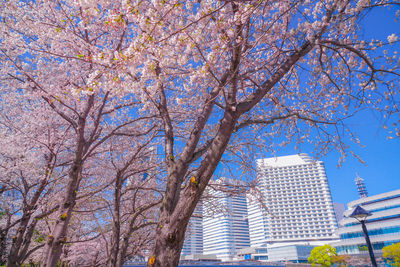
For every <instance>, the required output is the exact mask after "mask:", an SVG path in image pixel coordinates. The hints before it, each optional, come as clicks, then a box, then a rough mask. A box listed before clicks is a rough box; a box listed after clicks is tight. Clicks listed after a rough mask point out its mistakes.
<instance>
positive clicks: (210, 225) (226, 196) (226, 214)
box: [203, 178, 250, 261]
mask: <svg viewBox="0 0 400 267" xmlns="http://www.w3.org/2000/svg"><path fill="white" fill-rule="evenodd" d="M217 184H219V185H220V187H221V188H223V187H225V189H226V190H221V191H220V190H214V189H210V190H209V191H208V194H209V199H208V200H206V201H205V202H204V209H203V251H204V254H205V255H209V254H213V255H216V257H217V258H218V259H221V260H222V261H228V260H232V259H233V258H234V257H235V255H236V254H237V253H238V250H239V249H242V248H245V247H250V238H249V226H248V221H247V204H246V197H245V196H244V195H235V194H233V195H232V194H230V192H229V191H230V189H231V188H230V187H231V186H230V185H231V184H232V181H231V180H229V179H226V178H221V179H219V180H218V181H217ZM216 203H217V204H216Z"/></svg>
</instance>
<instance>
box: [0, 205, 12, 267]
mask: <svg viewBox="0 0 400 267" xmlns="http://www.w3.org/2000/svg"><path fill="white" fill-rule="evenodd" d="M4 216H7V222H6V225H5V227H4V229H1V228H0V265H3V264H5V263H6V254H7V253H6V251H7V235H8V230H9V227H10V224H11V215H10V214H8V211H7V210H6V212H5V215H4Z"/></svg>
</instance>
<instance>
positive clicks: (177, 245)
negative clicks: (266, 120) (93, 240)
mask: <svg viewBox="0 0 400 267" xmlns="http://www.w3.org/2000/svg"><path fill="white" fill-rule="evenodd" d="M236 120H237V118H236V115H235V113H234V112H233V111H232V110H226V111H225V114H224V117H223V119H222V120H221V126H220V128H219V130H218V132H217V134H216V136H215V138H214V139H213V141H212V143H211V146H210V147H209V149H208V150H207V153H206V156H205V158H204V159H203V160H202V162H201V164H200V167H199V169H198V170H197V172H196V174H195V178H196V181H195V183H192V182H190V183H189V184H188V185H187V186H186V187H185V189H184V190H183V192H180V193H179V198H178V200H177V202H176V205H172V206H171V205H168V203H167V202H166V201H165V199H168V198H170V199H171V198H172V199H173V198H174V197H171V195H173V194H174V192H171V191H168V188H167V192H166V195H165V199H164V201H163V204H162V208H161V213H160V217H159V223H158V226H157V231H156V237H155V244H154V247H153V251H152V254H151V255H150V259H149V262H148V264H147V266H148V267H155V266H157V267H176V266H178V264H179V258H180V254H181V250H182V246H183V242H184V238H185V231H186V227H187V225H188V222H189V219H190V217H191V216H192V213H193V211H194V209H195V207H196V205H197V203H198V202H199V200H200V197H201V195H202V194H203V192H204V190H205V188H206V186H207V184H208V182H209V180H210V178H211V176H212V175H213V173H214V171H215V169H216V168H217V166H218V163H219V161H220V160H221V157H222V155H223V153H224V151H225V149H226V146H227V144H228V142H229V140H230V137H231V135H232V133H233V130H234V126H235V124H236ZM187 164H189V163H187ZM187 167H188V166H187V165H186V166H185V165H182V169H183V170H186V169H187ZM185 174H186V171H184V172H182V171H180V170H178V171H176V172H175V175H182V176H183V177H173V176H170V177H168V181H183V180H184V178H185V177H184V175H185ZM179 187H180V185H179ZM169 194H171V195H169ZM165 207H169V208H170V209H169V210H168V209H167V208H165ZM153 261H154V262H153Z"/></svg>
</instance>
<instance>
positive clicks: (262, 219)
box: [247, 154, 337, 247]
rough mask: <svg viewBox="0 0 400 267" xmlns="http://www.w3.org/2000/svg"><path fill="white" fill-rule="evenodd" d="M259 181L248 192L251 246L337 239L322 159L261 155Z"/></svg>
mask: <svg viewBox="0 0 400 267" xmlns="http://www.w3.org/2000/svg"><path fill="white" fill-rule="evenodd" d="M257 182H258V185H257V191H258V192H254V190H253V192H251V193H249V195H248V196H247V201H248V219H249V232H250V241H251V246H255V247H260V246H270V245H273V244H275V245H276V244H289V243H292V244H296V243H298V244H301V243H303V244H305V243H307V244H316V245H318V244H321V243H324V242H326V241H330V240H335V239H337V238H336V237H335V236H334V231H335V230H336V228H337V221H336V217H335V212H334V208H333V202H332V198H331V193H330V190H329V185H328V180H327V177H326V173H325V168H324V164H323V162H321V161H315V160H313V159H312V158H311V157H309V156H308V155H307V154H298V155H291V156H284V157H276V158H265V159H259V160H257Z"/></svg>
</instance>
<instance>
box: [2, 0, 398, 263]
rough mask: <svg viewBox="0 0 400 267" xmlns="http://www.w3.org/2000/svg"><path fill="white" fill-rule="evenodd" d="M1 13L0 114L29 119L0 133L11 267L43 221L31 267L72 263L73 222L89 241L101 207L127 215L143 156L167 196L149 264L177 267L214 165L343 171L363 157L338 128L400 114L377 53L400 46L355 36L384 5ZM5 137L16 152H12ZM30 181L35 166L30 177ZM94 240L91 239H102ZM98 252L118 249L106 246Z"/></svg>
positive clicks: (391, 74) (130, 6) (19, 8)
mask: <svg viewBox="0 0 400 267" xmlns="http://www.w3.org/2000/svg"><path fill="white" fill-rule="evenodd" d="M0 3H1V4H0V5H1V6H0V10H1V13H0V17H1V22H0V64H1V70H0V85H1V87H2V94H1V99H2V102H1V103H2V104H3V103H4V104H6V103H8V104H9V106H8V107H7V108H8V109H10V110H13V109H12V108H10V107H12V106H16V105H19V103H20V102H23V105H21V106H22V107H23V108H24V111H26V112H25V113H21V112H20V111H18V110H15V108H14V111H13V112H7V114H6V113H4V122H5V123H4V125H5V127H4V130H2V131H3V132H2V133H3V135H4V136H6V137H8V138H7V139H5V140H7V141H4V142H6V143H5V145H4V146H2V148H7V149H6V150H5V151H4V158H3V159H2V166H5V167H4V168H3V169H2V171H4V172H5V175H2V176H1V177H7V178H2V179H4V180H3V181H2V185H1V186H5V188H8V189H7V190H9V191H12V189H15V190H16V192H18V194H17V195H18V198H17V200H18V201H17V202H18V205H14V206H11V207H10V208H7V209H6V211H7V212H8V210H11V208H15V207H17V209H18V210H19V211H18V212H14V213H12V212H9V213H8V215H7V212H6V216H3V217H4V218H3V221H4V224H5V225H6V227H5V228H4V229H7V230H5V231H2V233H5V232H6V231H8V230H10V232H9V233H7V234H11V233H12V231H15V229H16V228H15V227H20V226H23V227H22V228H23V229H25V230H23V231H21V232H19V234H18V235H16V236H15V242H14V244H15V245H14V249H12V251H13V253H14V252H15V253H14V254H15V255H16V257H12V258H15V259H16V262H20V261H22V260H23V259H24V258H26V256H27V255H29V251H32V249H33V248H32V247H30V246H31V244H25V245H24V246H21V244H22V242H23V240H30V238H29V237H30V236H32V235H34V233H35V232H34V231H33V229H35V227H34V221H33V219H34V218H36V216H39V218H41V219H46V220H51V222H48V223H47V224H45V223H44V224H43V225H42V227H43V229H46V230H47V232H46V233H48V235H47V238H46V242H41V243H44V244H40V245H41V246H42V247H39V246H35V248H34V249H36V250H35V251H39V250H43V251H44V252H43V253H42V254H41V255H45V256H44V258H43V259H41V261H42V262H44V264H43V266H54V265H55V264H56V263H57V262H58V260H59V259H60V257H64V258H68V256H67V257H65V255H64V254H63V252H64V249H65V247H66V246H67V245H68V244H69V243H68V238H69V234H68V233H72V232H74V231H73V230H76V231H77V232H78V233H80V234H81V235H80V236H85V234H84V233H82V231H81V232H80V231H79V229H72V227H71V221H74V220H75V219H77V217H75V216H73V215H74V213H75V210H78V211H79V207H84V209H85V211H84V214H85V216H80V217H79V218H84V219H85V220H84V221H82V225H92V226H93V225H95V224H98V222H99V221H101V220H99V219H98V217H97V215H101V216H104V214H105V213H103V212H104V210H106V208H105V206H108V205H110V203H112V201H110V198H109V197H110V196H113V198H115V199H120V200H122V202H125V203H128V202H129V201H130V200H128V199H129V198H126V197H127V196H128V195H129V193H128V192H132V190H129V189H128V190H123V189H122V190H120V189H121V188H120V185H121V183H122V184H123V185H124V183H123V181H122V180H119V178H121V177H119V176H118V174H119V173H121V171H124V170H125V169H124V168H123V167H121V166H124V164H123V163H124V162H125V163H126V162H127V161H126V160H128V161H129V159H130V158H135V159H137V158H136V157H133V156H134V155H135V153H136V152H137V151H138V150H140V149H139V148H140V147H141V146H142V145H146V146H147V145H148V146H150V147H151V146H157V148H158V149H157V151H159V152H160V153H161V154H162V155H161V156H160V157H159V158H157V159H156V161H158V163H159V164H158V166H159V167H160V168H159V169H157V172H156V173H157V177H156V178H157V180H158V181H161V182H162V183H160V184H162V186H163V189H162V194H163V200H162V202H161V204H160V210H159V212H158V213H157V215H158V220H157V223H158V225H157V227H156V230H155V233H154V240H153V241H154V247H153V249H152V252H151V255H150V256H151V257H150V258H151V259H154V260H153V261H154V262H153V263H152V264H151V265H154V266H175V265H177V264H178V261H179V254H180V250H181V248H182V245H183V239H184V233H185V229H186V226H187V224H188V221H189V218H190V216H191V214H192V212H193V210H194V209H195V207H196V204H197V203H198V201H199V200H200V198H201V196H202V194H203V192H204V191H205V189H206V187H207V186H208V184H209V182H210V180H211V179H213V178H212V177H213V175H214V174H215V171H216V169H217V167H218V165H219V164H220V162H221V161H223V160H224V159H226V160H232V161H236V162H243V163H247V162H248V161H249V160H248V157H253V156H257V155H260V154H263V153H264V152H273V151H275V149H277V147H280V146H283V145H286V144H288V143H291V142H292V143H295V144H297V145H301V144H303V143H305V142H308V143H310V144H312V145H314V146H315V148H316V151H317V152H316V153H322V154H324V153H327V152H328V151H329V150H330V149H337V150H338V151H340V152H341V153H342V156H343V157H344V156H346V155H347V154H348V153H352V152H351V149H349V146H348V144H347V143H346V142H345V141H344V140H346V139H344V136H347V137H350V139H351V140H352V141H354V142H355V143H356V144H358V143H359V140H358V139H357V137H356V136H355V135H354V133H353V132H352V130H351V129H349V128H348V127H347V125H346V121H347V119H348V118H349V117H353V116H355V115H356V114H357V112H358V111H360V110H364V109H371V110H375V111H378V112H383V113H388V114H395V112H396V110H397V109H396V108H397V107H398V101H399V99H398V98H399V97H398V80H399V79H398V78H399V76H400V75H399V61H398V56H397V55H396V53H395V52H394V49H389V50H387V51H386V52H385V50H386V48H385V47H398V44H399V41H398V37H397V35H396V34H395V33H389V34H388V36H387V38H386V39H384V40H375V39H374V40H367V39H365V38H363V36H362V35H360V33H362V30H363V29H362V28H361V27H362V23H360V20H361V19H362V18H363V17H364V16H365V15H366V13H368V11H370V10H371V9H373V8H389V7H390V6H391V5H396V3H395V2H393V1H386V0H374V1H367V0H346V1H337V0H315V1H290V0H287V1H215V0H202V1H197V0H196V1H185V2H184V3H183V2H180V1H177V0H169V1H166V0H152V1H150V0H148V1H147V0H145V1H139V0H138V1H127V0H121V1H108V0H75V1H40V0H38V1H19V0H1V2H0ZM397 5H398V4H397ZM5 100H7V101H5ZM10 100H11V101H10ZM31 104H33V106H31ZM36 107H37V108H36ZM32 110H34V111H32ZM31 111H32V112H31ZM24 114H25V115H26V116H24ZM32 114H34V116H33V115H32ZM6 115H7V116H6ZM19 118H21V119H19ZM47 119H48V120H49V121H54V123H55V125H57V127H55V128H56V129H53V128H52V127H54V124H53V123H48V124H46V120H47ZM23 120H26V121H27V123H22V121H23ZM10 122H11V126H12V127H10V126H9V125H10ZM18 123H21V125H22V126H24V130H23V131H19V128H18V127H14V125H15V124H18ZM36 124H38V126H40V127H35V126H36ZM17 126H18V125H17ZM38 130H40V131H39V132H37V131H38ZM15 132H19V135H15V137H18V136H21V137H23V138H22V139H21V140H16V141H17V142H15V143H16V144H18V145H15V146H14V145H13V144H14V142H13V140H12V139H13V138H15V137H13V136H14V133H15ZM45 137H47V138H45ZM24 138H26V139H24ZM26 140H35V142H33V143H29V142H28V141H26ZM114 141H115V142H114ZM32 145H34V147H32ZM14 148H17V149H14ZM30 152H34V153H33V155H35V156H33V155H31V154H30ZM21 155H22V156H21ZM248 155H250V156H248ZM139 158H140V157H139ZM3 162H4V164H3ZM136 163H137V162H136V161H135V160H134V161H132V162H131V164H130V165H129V166H128V168H127V169H129V170H132V169H131V167H132V168H133V166H136V165H137V166H140V165H141V164H136ZM32 166H39V167H38V168H34V172H29V167H32ZM48 166H49V167H50V169H51V170H50V171H47V172H46V169H49V167H48ZM53 169H54V170H53ZM133 169H134V168H133ZM21 170H22V172H21ZM136 171H137V172H140V171H143V170H142V169H137V170H136ZM25 173H27V175H26V174H25ZM123 173H124V172H123ZM132 173H135V171H132ZM136 174H137V173H136ZM35 177H36V178H35ZM39 177H40V178H39ZM118 177H119V178H118ZM124 177H125V176H124ZM132 177H139V176H134V175H132ZM27 178H29V179H28V180H29V181H27ZM37 180H39V181H43V182H42V183H39V184H38V183H36V182H37ZM118 180H119V182H118ZM123 180H125V181H126V180H127V179H125V178H123ZM191 181H194V182H191ZM41 184H42V185H43V186H42V187H40V185H41ZM156 184H157V183H156ZM111 185H114V186H115V187H114V188H113V189H116V190H112V192H113V193H112V192H111V191H110V190H111V189H110V187H107V186H111ZM125 185H126V184H125ZM194 185H195V186H194ZM36 188H43V190H40V191H37V190H36ZM0 192H1V191H0ZM33 192H40V193H37V194H38V197H37V198H36V197H31V196H32V195H33V196H34V195H35V194H34V193H33ZM98 192H102V193H104V194H105V195H106V196H107V197H108V198H107V197H105V196H104V195H103V194H100V196H102V197H103V199H101V198H100V197H99V198H98V197H97V193H98ZM53 194H54V195H53ZM158 194H161V193H160V192H159V191H158ZM122 195H123V196H122ZM24 196H27V197H28V199H25V201H24ZM158 197H161V195H157V198H154V199H155V200H156V202H157V201H158ZM100 199H101V201H97V200H100ZM32 200H34V201H32ZM117 202H118V201H117ZM106 203H107V204H106ZM115 203H116V202H114V203H113V204H111V205H112V207H111V209H110V210H113V220H114V221H113V223H112V224H113V225H112V226H111V225H108V227H110V228H113V229H115V231H116V232H118V231H119V230H118V228H119V226H118V225H120V224H119V223H118V218H119V219H121V221H122V220H124V216H122V217H121V213H120V211H119V205H115ZM31 204H35V205H31ZM36 204H37V205H36ZM96 205H99V206H98V207H97V206H96ZM37 209H38V210H37ZM21 211H25V213H24V212H22V213H21ZM95 211H96V212H95ZM97 211H98V212H97ZM48 213H49V214H48ZM128 213H132V212H131V211H130V212H128ZM21 215H22V218H23V220H22V218H18V219H17V218H15V217H18V216H21ZM40 215H43V216H44V217H41V216H40ZM5 218H11V219H12V218H14V219H15V220H14V223H15V224H14V225H13V223H12V222H11V221H10V223H11V224H10V223H9V224H8V226H7V223H8V221H7V220H5ZM89 218H90V219H89ZM86 220H90V223H88V224H86V222H87V221H86ZM21 223H22V224H21ZM32 223H33V224H32ZM11 225H12V226H11ZM16 225H18V226H16ZM30 226H32V227H30ZM2 227H3V226H2ZM1 229H3V228H1ZM93 229H97V230H98V231H97V232H98V233H99V235H103V233H104V229H105V227H103V225H99V226H98V227H97V228H96V227H92V228H91V229H88V230H89V231H88V232H92V230H93ZM28 230H29V231H28ZM37 230H38V229H37ZM120 230H121V229H120ZM38 231H39V232H40V233H42V232H43V230H42V229H39V230H38ZM113 231H114V230H113ZM25 233H28V236H26V235H25ZM120 234H121V232H120ZM78 235H79V234H78ZM89 236H91V235H89ZM119 236H120V237H122V236H124V235H123V234H122V235H119ZM102 238H103V241H104V242H106V243H107V242H109V243H110V244H114V245H116V246H117V247H116V248H118V246H119V245H118V244H117V243H118V242H116V241H118V240H120V239H118V235H114V236H112V237H109V238H111V239H112V241H110V240H109V239H108V237H103V236H102ZM84 240H85V241H87V242H89V241H90V240H89V239H88V238H87V239H84ZM76 241H77V242H78V240H76ZM79 241H80V240H79ZM28 243H29V241H28ZM22 247H24V249H22V250H21V248H22ZM81 247H83V245H82V246H81ZM25 248H26V249H25ZM32 253H34V251H32ZM111 254H112V255H114V256H113V257H112V258H113V259H112V262H114V263H115V262H117V261H118V257H119V256H118V255H117V254H118V253H115V250H113V252H112V253H111ZM94 257H97V256H96V255H94Z"/></svg>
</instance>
